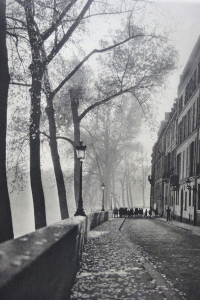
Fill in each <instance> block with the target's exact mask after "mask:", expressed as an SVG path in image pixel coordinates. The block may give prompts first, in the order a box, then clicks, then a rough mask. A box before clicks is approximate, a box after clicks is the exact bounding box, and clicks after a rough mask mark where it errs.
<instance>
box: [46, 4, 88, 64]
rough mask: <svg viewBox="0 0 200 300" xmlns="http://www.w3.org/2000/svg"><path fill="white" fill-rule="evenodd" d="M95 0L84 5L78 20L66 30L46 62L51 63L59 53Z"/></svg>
mask: <svg viewBox="0 0 200 300" xmlns="http://www.w3.org/2000/svg"><path fill="white" fill-rule="evenodd" d="M93 1H94V0H88V1H87V3H86V4H85V6H84V7H83V9H82V11H81V12H80V14H79V15H78V17H77V18H76V21H75V22H74V23H73V24H72V26H71V27H70V28H69V29H68V31H67V32H66V34H65V35H64V36H63V38H62V39H61V40H60V42H59V43H58V44H57V45H55V46H54V47H53V49H52V51H51V53H50V54H49V55H48V56H47V59H46V61H45V62H44V64H49V63H50V61H51V60H52V59H53V58H54V56H55V55H56V54H57V53H58V51H59V50H60V49H61V48H62V47H63V45H64V44H65V43H66V42H67V40H68V39H69V38H70V36H71V35H72V33H73V32H74V30H75V29H76V28H77V27H78V25H79V24H80V22H81V20H82V19H83V16H84V14H85V13H86V11H87V10H88V8H89V7H90V5H91V4H92V2H93Z"/></svg>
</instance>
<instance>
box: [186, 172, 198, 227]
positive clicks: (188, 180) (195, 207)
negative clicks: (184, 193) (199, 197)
mask: <svg viewBox="0 0 200 300" xmlns="http://www.w3.org/2000/svg"><path fill="white" fill-rule="evenodd" d="M186 183H187V189H188V190H189V191H193V193H194V195H193V205H194V224H193V225H194V226H196V225H197V215H196V210H197V202H196V193H197V177H195V182H194V183H195V184H194V186H193V188H192V187H191V186H190V183H191V180H190V179H187V180H186Z"/></svg>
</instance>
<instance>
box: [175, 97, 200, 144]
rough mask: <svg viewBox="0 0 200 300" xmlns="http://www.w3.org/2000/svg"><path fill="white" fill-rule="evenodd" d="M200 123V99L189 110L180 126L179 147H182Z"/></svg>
mask: <svg viewBox="0 0 200 300" xmlns="http://www.w3.org/2000/svg"><path fill="white" fill-rule="evenodd" d="M199 123H200V98H199V97H198V98H197V101H196V102H195V103H194V104H193V106H192V107H191V108H190V109H189V111H188V112H187V114H186V115H185V116H184V117H183V118H182V120H181V122H180V123H179V125H178V145H180V144H181V143H182V142H183V141H184V140H185V139H186V138H187V137H188V136H189V135H190V134H191V133H192V131H193V130H194V129H195V128H196V127H197V126H198V125H199Z"/></svg>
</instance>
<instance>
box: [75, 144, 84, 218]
mask: <svg viewBox="0 0 200 300" xmlns="http://www.w3.org/2000/svg"><path fill="white" fill-rule="evenodd" d="M86 148H87V146H84V145H83V142H80V144H79V145H78V146H76V152H77V158H78V159H79V160H80V182H79V200H78V208H77V211H76V213H75V215H74V216H85V212H84V210H83V198H82V163H83V160H84V159H85V150H86Z"/></svg>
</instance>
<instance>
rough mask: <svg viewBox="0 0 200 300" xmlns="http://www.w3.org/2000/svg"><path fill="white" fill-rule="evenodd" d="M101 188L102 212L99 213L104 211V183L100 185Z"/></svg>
mask: <svg viewBox="0 0 200 300" xmlns="http://www.w3.org/2000/svg"><path fill="white" fill-rule="evenodd" d="M101 188H102V191H103V199H102V210H101V211H105V209H104V190H105V184H104V183H102V185H101Z"/></svg>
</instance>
